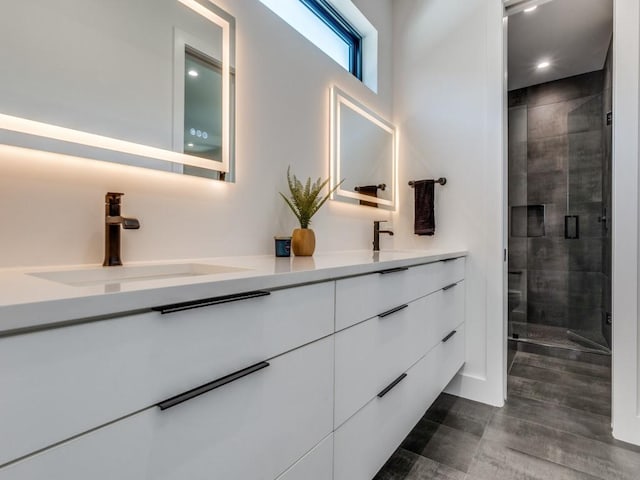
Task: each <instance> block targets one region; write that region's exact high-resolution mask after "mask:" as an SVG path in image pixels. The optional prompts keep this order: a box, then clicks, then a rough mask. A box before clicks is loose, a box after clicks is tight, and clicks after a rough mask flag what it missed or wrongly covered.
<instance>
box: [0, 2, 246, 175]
mask: <svg viewBox="0 0 640 480" xmlns="http://www.w3.org/2000/svg"><path fill="white" fill-rule="evenodd" d="M0 31H2V32H3V37H4V39H5V41H4V42H3V45H2V46H0V64H2V66H3V74H2V81H1V82H0V143H4V144H9V145H17V146H21V147H26V148H33V149H38V150H45V151H52V152H56V153H63V154H68V155H75V156H81V157H87V158H92V159H98V160H106V161H111V162H117V163H124V164H128V165H135V166H140V167H146V168H153V169H158V170H165V171H171V172H176V173H186V174H194V175H200V176H206V177H209V178H215V179H219V180H227V181H233V177H234V170H235V169H234V150H235V149H234V137H235V128H234V118H235V101H234V96H235V68H234V65H235V20H234V18H233V17H232V16H231V15H229V14H228V13H226V12H225V11H223V10H221V9H220V8H219V7H217V6H216V5H215V4H213V3H212V2H211V1H210V0H136V1H135V2H131V1H124V0H110V1H99V0H56V1H55V2H44V1H38V2H8V3H7V4H6V5H5V6H3V11H2V15H1V16H0Z"/></svg>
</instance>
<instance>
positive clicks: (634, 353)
mask: <svg viewBox="0 0 640 480" xmlns="http://www.w3.org/2000/svg"><path fill="white" fill-rule="evenodd" d="M613 31H614V38H613V55H614V57H613V82H614V83H613V97H614V98H613V412H612V413H613V434H614V436H615V437H616V438H619V439H620V440H624V441H627V442H632V443H636V444H639V445H640V415H639V412H640V356H639V355H638V352H639V348H640V338H639V336H638V335H639V334H640V328H639V317H638V313H639V312H638V297H639V296H640V290H639V289H640V283H639V282H638V274H639V273H640V272H639V264H638V261H639V260H640V255H639V252H638V250H639V248H640V244H639V242H638V240H639V239H638V227H639V223H638V214H639V212H640V209H639V206H638V201H639V197H638V188H639V186H640V179H639V178H638V153H639V151H640V150H639V141H638V137H639V135H640V128H639V126H640V121H639V109H640V103H639V98H640V97H639V94H638V90H639V89H640V82H639V70H640V5H639V4H638V1H637V0H615V1H614V27H613Z"/></svg>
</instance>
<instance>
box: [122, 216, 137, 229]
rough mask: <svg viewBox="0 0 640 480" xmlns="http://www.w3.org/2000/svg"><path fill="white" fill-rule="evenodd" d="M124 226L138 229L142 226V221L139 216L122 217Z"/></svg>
mask: <svg viewBox="0 0 640 480" xmlns="http://www.w3.org/2000/svg"><path fill="white" fill-rule="evenodd" d="M122 228H124V229H125V230H138V229H139V228H140V222H139V221H138V219H137V218H124V217H122Z"/></svg>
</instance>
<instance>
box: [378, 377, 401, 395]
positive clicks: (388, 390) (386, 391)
mask: <svg viewBox="0 0 640 480" xmlns="http://www.w3.org/2000/svg"><path fill="white" fill-rule="evenodd" d="M406 376H407V374H406V373H403V374H402V375H400V376H399V377H398V378H396V379H395V380H394V381H393V382H391V383H390V384H389V386H388V387H386V388H385V389H384V390H382V391H381V392H380V393H379V394H378V398H382V397H384V396H385V395H386V394H387V393H389V392H390V391H391V390H392V389H393V387H395V386H396V385H398V384H399V383H400V382H401V381H402V380H404V379H405V377H406Z"/></svg>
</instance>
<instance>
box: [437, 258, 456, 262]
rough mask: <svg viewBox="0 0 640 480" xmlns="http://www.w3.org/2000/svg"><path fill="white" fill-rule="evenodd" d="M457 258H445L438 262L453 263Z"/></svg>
mask: <svg viewBox="0 0 640 480" xmlns="http://www.w3.org/2000/svg"><path fill="white" fill-rule="evenodd" d="M458 258H459V257H453V258H445V259H443V260H440V261H441V262H453V261H454V260H457V259H458Z"/></svg>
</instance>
